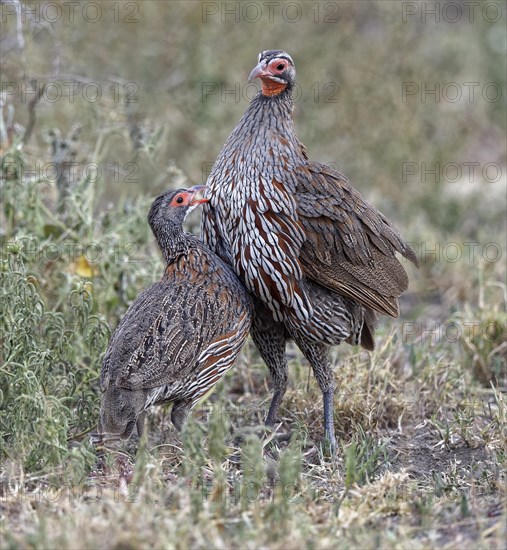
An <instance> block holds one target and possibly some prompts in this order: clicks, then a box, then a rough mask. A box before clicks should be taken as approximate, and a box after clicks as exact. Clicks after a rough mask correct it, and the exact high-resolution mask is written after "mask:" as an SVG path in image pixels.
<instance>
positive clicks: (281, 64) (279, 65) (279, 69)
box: [276, 63, 285, 71]
mask: <svg viewBox="0 0 507 550" xmlns="http://www.w3.org/2000/svg"><path fill="white" fill-rule="evenodd" d="M276 69H277V70H278V71H283V69H285V65H284V64H283V63H279V64H278V65H277V66H276Z"/></svg>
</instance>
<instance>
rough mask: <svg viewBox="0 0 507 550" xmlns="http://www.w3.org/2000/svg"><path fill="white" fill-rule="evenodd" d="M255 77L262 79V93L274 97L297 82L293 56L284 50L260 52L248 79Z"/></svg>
mask: <svg viewBox="0 0 507 550" xmlns="http://www.w3.org/2000/svg"><path fill="white" fill-rule="evenodd" d="M255 78H260V79H261V81H262V94H263V95H265V96H268V97H273V96H276V95H279V94H281V93H282V92H283V91H284V90H286V89H289V90H290V89H292V87H293V86H294V84H295V82H296V68H295V67H294V61H292V57H291V56H290V55H289V54H288V53H286V52H284V51H282V50H266V51H264V52H261V53H260V54H259V59H258V60H257V65H256V66H255V67H254V69H253V70H252V72H251V73H250V76H249V77H248V81H249V82H251V81H252V80H254V79H255Z"/></svg>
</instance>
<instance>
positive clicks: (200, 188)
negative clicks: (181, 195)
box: [187, 185, 209, 206]
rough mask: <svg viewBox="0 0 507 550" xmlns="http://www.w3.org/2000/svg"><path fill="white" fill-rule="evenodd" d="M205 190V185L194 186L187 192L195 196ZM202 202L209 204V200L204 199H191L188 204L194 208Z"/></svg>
mask: <svg viewBox="0 0 507 550" xmlns="http://www.w3.org/2000/svg"><path fill="white" fill-rule="evenodd" d="M205 189H206V186H205V185H194V187H191V188H190V189H188V190H187V191H188V192H189V193H193V194H194V195H197V193H200V192H201V191H204V190H205ZM204 202H209V199H205V198H202V199H193V200H192V201H191V202H190V206H195V205H196V204H202V203H204Z"/></svg>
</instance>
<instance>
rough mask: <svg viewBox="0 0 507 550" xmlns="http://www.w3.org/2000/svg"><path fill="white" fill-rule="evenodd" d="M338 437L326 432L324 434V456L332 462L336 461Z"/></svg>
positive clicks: (322, 447)
mask: <svg viewBox="0 0 507 550" xmlns="http://www.w3.org/2000/svg"><path fill="white" fill-rule="evenodd" d="M336 448H337V446H336V437H335V436H334V434H332V433H329V432H328V431H326V432H325V433H324V439H323V440H322V443H321V449H322V454H323V455H324V456H326V457H329V458H331V459H332V460H335V459H336Z"/></svg>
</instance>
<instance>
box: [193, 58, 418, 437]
mask: <svg viewBox="0 0 507 550" xmlns="http://www.w3.org/2000/svg"><path fill="white" fill-rule="evenodd" d="M295 74H296V73H295V67H294V63H293V61H292V58H291V57H290V56H289V55H288V54H287V53H286V52H283V51H281V50H270V51H265V52H262V53H261V54H260V56H259V63H258V65H257V66H256V67H255V68H254V70H253V71H252V73H251V75H250V78H257V77H258V78H260V79H261V80H262V90H261V91H260V92H259V94H258V95H257V96H255V98H254V99H253V100H252V102H251V104H250V106H249V107H248V109H247V110H246V112H245V114H244V115H243V117H242V118H241V120H240V121H239V123H238V124H237V126H236V128H235V129H234V130H233V132H232V133H231V135H230V136H229V138H228V139H227V141H226V143H225V145H224V147H223V149H222V152H221V153H220V155H219V156H218V158H217V161H216V162H215V165H214V166H213V169H212V171H211V173H210V176H209V178H208V181H207V186H208V196H209V198H210V203H209V204H207V205H205V206H204V208H203V217H202V234H203V238H204V240H205V242H206V243H207V244H208V245H209V246H210V248H211V249H212V250H214V251H215V252H216V253H217V254H219V255H220V256H221V257H222V258H223V259H224V260H225V261H228V262H229V263H230V264H231V265H232V266H233V268H234V271H235V272H236V273H237V275H238V276H239V277H240V279H241V280H242V281H243V282H244V284H245V286H246V287H247V288H248V289H249V291H250V292H251V293H252V295H253V296H255V298H256V301H255V307H254V310H255V313H254V319H253V325H252V337H253V339H254V342H255V343H256V345H257V347H258V348H259V350H260V352H261V354H262V356H263V358H264V360H265V361H266V363H267V365H268V367H269V369H270V373H271V377H272V380H273V386H274V390H275V392H274V397H273V401H272V403H271V407H270V410H269V413H268V416H267V420H266V421H267V423H273V422H274V421H275V417H276V413H277V410H278V406H279V404H280V401H281V398H282V396H283V393H284V392H285V389H286V387H287V370H288V369H287V361H286V358H285V343H286V341H287V339H289V338H293V339H294V340H295V342H296V343H297V345H298V346H299V348H300V349H301V351H302V352H303V354H304V355H305V356H306V357H307V359H308V360H309V361H310V363H311V366H312V368H313V372H314V374H315V376H316V378H317V381H318V383H319V386H320V388H321V390H322V393H323V396H324V425H325V431H326V436H327V437H328V438H329V440H330V441H331V444H332V445H333V446H334V445H335V438H334V425H333V422H332V412H333V411H332V398H333V374H332V369H331V365H330V364H329V359H328V348H329V346H331V345H336V344H339V343H341V342H342V341H344V340H345V341H347V342H348V343H351V344H361V345H362V346H363V347H364V348H366V349H369V350H371V349H373V347H374V339H373V332H374V326H375V319H376V316H375V312H378V313H382V314H385V315H391V316H397V315H398V313H399V309H398V300H397V298H398V296H399V295H400V294H401V293H402V292H403V291H404V290H405V289H406V287H407V284H408V279H407V275H406V273H405V271H404V269H403V267H402V266H401V264H400V263H399V261H398V260H397V259H396V256H395V253H396V252H399V253H401V254H402V255H404V256H405V257H407V258H408V259H409V260H411V261H413V262H415V261H416V260H415V256H414V254H413V252H412V251H411V250H410V249H409V248H408V247H407V246H406V245H405V243H404V242H403V240H402V239H401V237H400V235H399V233H398V231H397V230H396V229H395V228H394V227H393V226H392V225H391V223H390V222H389V221H388V220H387V219H386V218H385V217H384V216H383V215H382V214H381V213H380V212H378V211H377V210H376V209H375V208H374V207H373V206H371V205H370V204H368V203H367V202H366V201H365V200H364V199H363V197H362V196H361V194H360V193H359V192H358V191H356V190H355V189H354V188H353V187H352V186H351V185H350V183H349V181H348V179H347V178H346V177H345V176H343V175H342V174H340V173H339V172H337V171H335V170H332V169H330V168H329V167H327V166H324V165H321V164H319V163H316V162H312V161H310V160H309V159H308V155H307V152H306V148H305V147H304V145H303V144H302V143H301V142H300V141H299V140H298V138H297V136H296V134H295V132H294V128H293V123H292V109H293V101H292V89H293V86H294V83H295Z"/></svg>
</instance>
